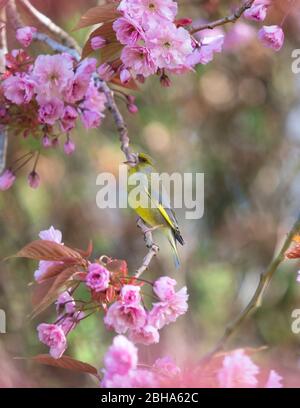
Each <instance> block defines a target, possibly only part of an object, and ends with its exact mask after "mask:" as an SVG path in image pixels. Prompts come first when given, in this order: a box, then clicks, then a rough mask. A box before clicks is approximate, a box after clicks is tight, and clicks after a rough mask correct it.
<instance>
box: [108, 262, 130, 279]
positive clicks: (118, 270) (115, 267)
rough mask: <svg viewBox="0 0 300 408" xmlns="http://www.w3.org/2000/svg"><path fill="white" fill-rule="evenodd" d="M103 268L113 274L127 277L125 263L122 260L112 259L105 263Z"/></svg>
mask: <svg viewBox="0 0 300 408" xmlns="http://www.w3.org/2000/svg"><path fill="white" fill-rule="evenodd" d="M105 267H106V268H107V269H108V270H109V271H110V272H112V273H113V274H116V275H121V276H127V275H128V268H127V262H126V261H124V260H122V259H112V260H110V261H109V262H107V264H106V265H105Z"/></svg>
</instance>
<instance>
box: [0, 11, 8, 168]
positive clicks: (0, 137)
mask: <svg viewBox="0 0 300 408" xmlns="http://www.w3.org/2000/svg"><path fill="white" fill-rule="evenodd" d="M4 14H5V13H4V10H1V11H0V18H1V21H3V20H4ZM6 53H7V44H6V25H4V26H3V27H1V28H0V72H4V71H5V54H6ZM6 154H7V131H6V128H5V127H4V126H1V127H0V174H1V173H2V171H3V170H4V168H5V164H6Z"/></svg>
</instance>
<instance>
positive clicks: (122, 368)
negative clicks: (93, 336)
mask: <svg viewBox="0 0 300 408" xmlns="http://www.w3.org/2000/svg"><path fill="white" fill-rule="evenodd" d="M137 362H138V355H137V348H136V347H135V346H134V344H133V343H131V342H130V341H129V340H127V338H126V337H124V336H116V337H115V338H114V339H113V344H112V345H111V346H110V347H109V349H108V351H107V353H106V354H105V357H104V364H105V369H106V372H108V373H110V374H119V375H126V374H128V373H129V372H130V371H131V370H134V369H135V368H136V366H137Z"/></svg>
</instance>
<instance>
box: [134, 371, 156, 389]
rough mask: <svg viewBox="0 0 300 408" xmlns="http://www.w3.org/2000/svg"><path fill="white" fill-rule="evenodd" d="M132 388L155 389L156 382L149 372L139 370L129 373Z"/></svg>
mask: <svg viewBox="0 0 300 408" xmlns="http://www.w3.org/2000/svg"><path fill="white" fill-rule="evenodd" d="M130 379H131V384H132V388H157V387H158V385H159V384H158V382H157V380H156V378H155V376H154V374H153V373H152V372H151V371H150V370H145V369H142V368H139V369H137V370H134V371H132V372H131V373H130Z"/></svg>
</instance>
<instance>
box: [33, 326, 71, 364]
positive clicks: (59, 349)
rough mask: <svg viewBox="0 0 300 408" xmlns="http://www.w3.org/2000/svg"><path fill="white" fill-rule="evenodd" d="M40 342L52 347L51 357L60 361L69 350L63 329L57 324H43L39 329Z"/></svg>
mask: <svg viewBox="0 0 300 408" xmlns="http://www.w3.org/2000/svg"><path fill="white" fill-rule="evenodd" d="M37 330H38V335H39V340H40V341H41V342H42V343H44V344H46V346H48V347H50V350H49V352H50V355H51V356H52V357H53V358H55V359H58V358H60V357H61V356H62V355H63V353H64V352H65V350H66V348H67V340H66V336H65V333H64V332H63V330H62V328H61V327H59V326H57V325H56V324H47V323H42V324H40V325H38V327H37Z"/></svg>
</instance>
